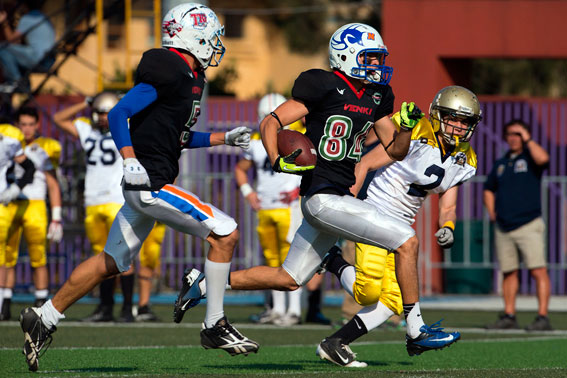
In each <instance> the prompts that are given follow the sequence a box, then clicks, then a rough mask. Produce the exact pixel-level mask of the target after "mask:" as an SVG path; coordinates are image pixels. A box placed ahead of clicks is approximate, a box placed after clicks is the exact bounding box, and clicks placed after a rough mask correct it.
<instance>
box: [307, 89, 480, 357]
mask: <svg viewBox="0 0 567 378" xmlns="http://www.w3.org/2000/svg"><path fill="white" fill-rule="evenodd" d="M392 120H393V121H394V123H395V124H397V125H399V124H400V113H396V114H395V115H394V116H393V118H392ZM480 120H481V109H480V103H479V101H478V99H477V97H476V96H475V95H474V94H473V93H472V92H471V91H469V90H468V89H466V88H463V87H459V86H449V87H445V88H443V89H441V90H440V91H439V92H438V93H437V95H436V96H435V98H434V99H433V102H432V104H431V106H430V110H429V120H428V119H426V118H422V119H421V120H420V121H419V123H418V124H417V125H416V126H415V127H414V129H413V131H412V135H411V142H410V148H409V151H408V154H407V155H406V157H405V158H404V159H403V160H401V161H392V160H391V159H390V158H389V157H388V156H387V154H386V153H385V148H384V147H386V148H387V146H378V147H376V148H374V149H373V150H372V151H370V152H369V153H368V154H367V155H365V156H364V157H363V158H362V160H361V161H360V163H359V164H358V165H357V167H356V183H355V185H354V186H353V187H352V188H351V191H352V192H353V193H358V191H359V189H360V188H361V186H362V184H363V182H364V179H365V177H366V174H367V172H369V171H372V170H375V169H378V168H380V169H378V170H377V171H376V173H375V175H374V178H373V179H372V181H371V182H370V185H369V186H368V190H367V195H368V196H367V198H366V199H365V202H367V203H369V204H371V205H373V206H374V207H376V209H378V211H379V212H380V213H381V214H382V215H383V223H387V222H396V223H397V224H398V227H399V231H400V234H402V233H403V232H404V229H405V228H408V229H409V228H411V225H412V224H413V222H414V218H415V215H416V214H417V212H418V210H419V208H420V207H421V205H422V204H423V202H424V201H425V198H426V197H427V195H429V194H432V193H433V194H439V230H438V231H437V232H436V233H435V237H437V243H438V244H439V245H440V246H441V247H442V248H451V246H452V245H453V242H454V237H453V230H454V229H455V221H456V218H457V214H456V207H457V193H458V186H459V185H460V184H462V183H463V182H465V181H466V180H468V179H470V178H471V177H472V176H474V175H475V173H476V166H477V160H476V154H475V152H474V150H473V149H472V147H471V146H470V144H469V141H470V139H471V137H472V135H473V133H474V131H475V128H476V126H477V124H478V123H479V122H480ZM338 252H340V250H339V249H338V248H337V247H333V249H331V251H329V254H328V255H327V256H326V258H325V260H324V261H323V263H322V265H323V266H324V268H325V269H326V270H328V271H330V272H332V273H334V274H335V275H337V277H338V278H339V280H340V281H341V284H342V285H343V287H345V289H346V290H347V291H349V294H351V295H352V296H353V297H354V298H355V300H356V301H357V302H358V303H359V304H361V305H363V306H366V307H365V308H363V309H362V310H361V311H360V312H359V313H358V314H357V315H356V316H355V317H354V318H353V319H352V320H351V321H350V322H348V323H347V324H345V325H344V326H343V327H342V328H341V329H340V330H338V331H337V332H335V333H334V334H333V335H331V336H330V337H327V338H326V339H324V340H323V341H322V342H321V343H320V344H319V346H318V348H317V354H318V355H319V356H320V357H321V358H322V359H326V360H328V361H330V362H333V363H335V364H337V365H340V366H347V367H365V366H367V365H366V363H364V362H360V361H357V360H356V355H355V354H354V353H353V352H352V350H351V349H350V347H349V344H350V343H351V342H352V341H354V340H356V339H357V338H359V337H361V336H362V335H364V334H366V333H367V332H368V331H370V330H371V329H373V328H376V327H377V326H379V325H380V324H382V323H383V322H385V321H386V320H388V318H390V316H392V315H394V314H398V315H399V314H401V313H402V312H403V313H404V315H405V317H406V321H407V335H406V348H407V351H408V354H409V355H410V356H413V355H419V354H421V353H422V352H425V351H428V350H433V349H441V348H443V347H445V346H448V345H450V344H452V343H453V342H455V341H457V340H458V339H459V338H460V334H459V333H458V332H451V333H445V332H442V331H441V330H442V328H440V327H439V326H438V323H439V322H438V323H436V324H434V325H432V326H427V325H425V324H424V321H423V319H422V316H421V311H420V310H419V301H416V302H413V303H410V302H409V301H408V300H407V299H406V298H405V297H404V298H402V292H401V290H400V286H401V285H398V281H401V279H400V277H399V272H397V271H396V268H397V265H399V264H400V260H398V257H397V256H396V257H395V258H394V256H395V255H397V253H390V252H393V251H388V250H386V249H383V248H379V247H375V246H370V245H365V244H361V243H357V245H356V264H355V266H354V267H353V266H352V265H349V264H348V263H347V262H346V261H345V260H344V259H343V258H342V256H341V255H340V254H339V253H338ZM413 253H414V255H415V257H416V261H415V264H416V269H417V254H418V245H417V244H415V249H414V250H413ZM397 274H398V277H396V275H397ZM406 278H407V277H406ZM413 280H415V285H416V286H417V285H418V283H417V276H416V277H413ZM407 284H408V283H407V282H406V285H407ZM417 298H419V297H417Z"/></svg>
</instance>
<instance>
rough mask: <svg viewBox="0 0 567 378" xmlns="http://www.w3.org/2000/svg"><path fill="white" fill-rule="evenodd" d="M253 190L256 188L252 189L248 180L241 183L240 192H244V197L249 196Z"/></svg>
mask: <svg viewBox="0 0 567 378" xmlns="http://www.w3.org/2000/svg"><path fill="white" fill-rule="evenodd" d="M252 192H254V189H252V187H251V186H250V184H248V183H247V182H246V183H244V184H242V185H240V193H242V196H243V197H244V198H246V197H248V195H249V194H250V193H252Z"/></svg>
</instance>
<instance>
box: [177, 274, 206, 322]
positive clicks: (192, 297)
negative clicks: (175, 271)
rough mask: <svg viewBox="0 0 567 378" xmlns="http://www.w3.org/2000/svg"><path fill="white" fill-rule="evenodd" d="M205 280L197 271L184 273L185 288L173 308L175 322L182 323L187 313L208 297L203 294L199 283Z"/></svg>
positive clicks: (182, 288) (183, 287)
mask: <svg viewBox="0 0 567 378" xmlns="http://www.w3.org/2000/svg"><path fill="white" fill-rule="evenodd" d="M204 279H205V275H204V274H203V273H201V272H200V271H198V270H197V269H193V268H187V269H185V272H183V279H182V281H183V286H182V287H181V291H180V292H179V295H178V296H177V300H176V301H175V307H174V308H173V321H174V322H175V323H181V320H183V315H185V312H186V311H187V310H189V309H190V308H192V307H195V306H197V305H198V304H199V303H200V302H201V299H203V298H205V297H206V293H203V292H201V288H200V287H199V283H200V282H201V281H203V280H204Z"/></svg>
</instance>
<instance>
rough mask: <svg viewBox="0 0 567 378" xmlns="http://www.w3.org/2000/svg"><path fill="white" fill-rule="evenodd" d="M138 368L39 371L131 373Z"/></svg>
mask: <svg viewBox="0 0 567 378" xmlns="http://www.w3.org/2000/svg"><path fill="white" fill-rule="evenodd" d="M137 370H139V369H138V368H134V367H88V368H81V369H61V370H50V371H41V369H40V372H41V373H59V374H61V373H132V372H134V371H137Z"/></svg>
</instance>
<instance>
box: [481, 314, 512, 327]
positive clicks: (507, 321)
mask: <svg viewBox="0 0 567 378" xmlns="http://www.w3.org/2000/svg"><path fill="white" fill-rule="evenodd" d="M485 328H486V329H520V326H519V325H518V321H517V320H516V316H515V315H510V314H502V315H500V317H499V318H498V320H497V321H496V322H494V323H491V324H487V325H486V327H485Z"/></svg>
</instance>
